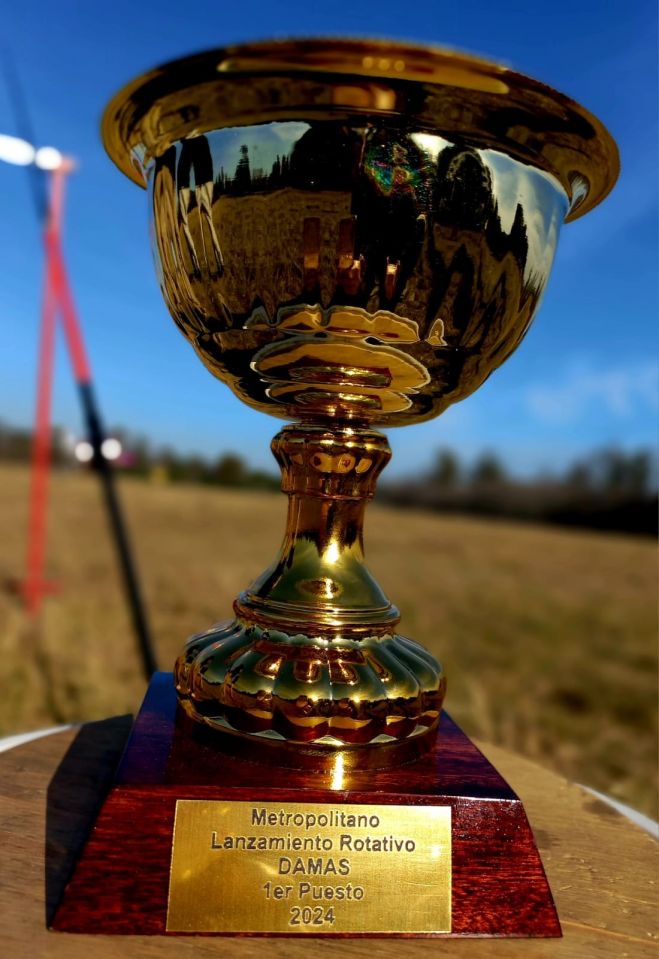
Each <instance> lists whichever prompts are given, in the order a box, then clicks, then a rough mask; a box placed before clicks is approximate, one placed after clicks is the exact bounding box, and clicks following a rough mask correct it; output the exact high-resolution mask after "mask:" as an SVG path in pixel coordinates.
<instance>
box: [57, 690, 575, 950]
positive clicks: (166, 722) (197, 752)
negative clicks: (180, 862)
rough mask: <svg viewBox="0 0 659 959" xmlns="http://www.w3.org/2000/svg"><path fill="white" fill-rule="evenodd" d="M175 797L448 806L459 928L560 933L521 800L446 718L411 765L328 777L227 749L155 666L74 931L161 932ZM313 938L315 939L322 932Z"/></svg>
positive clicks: (80, 895)
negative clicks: (202, 729) (343, 783)
mask: <svg viewBox="0 0 659 959" xmlns="http://www.w3.org/2000/svg"><path fill="white" fill-rule="evenodd" d="M178 799H230V800H231V799H233V800H250V801H252V800H254V801H282V802H288V801H290V802H327V803H331V804H337V803H355V804H359V803H383V804H384V803H386V804H413V805H437V804H440V805H450V806H451V807H452V847H453V904H452V909H453V932H452V933H451V935H453V936H465V935H470V936H516V937H520V936H560V935H561V931H560V925H559V922H558V917H557V915H556V910H555V907H554V903H553V899H552V896H551V892H550V890H549V886H548V884H547V880H546V877H545V873H544V870H543V867H542V863H541V861H540V856H539V854H538V851H537V848H536V845H535V841H534V839H533V833H532V832H531V828H530V826H529V823H528V820H527V818H526V815H525V813H524V809H523V806H522V803H521V802H520V800H519V799H518V797H517V796H516V795H515V793H513V791H512V790H511V789H510V787H509V786H508V785H507V784H506V782H505V781H504V780H503V779H502V778H501V776H500V775H499V774H498V773H497V771H496V770H495V769H494V767H493V766H492V765H491V764H490V763H489V762H488V761H487V759H486V758H485V757H484V756H483V754H482V753H481V752H480V751H479V750H478V749H477V748H476V747H475V746H474V745H473V743H471V741H470V740H469V739H468V738H467V737H466V736H465V735H464V733H463V732H462V731H461V730H460V729H459V728H458V727H457V726H456V725H455V723H453V722H452V721H451V719H450V718H449V717H448V716H447V715H446V714H443V715H442V721H441V725H440V733H439V737H438V741H437V745H436V747H435V748H434V750H433V751H432V752H431V753H430V754H429V755H427V756H426V757H424V758H423V759H420V760H417V761H415V762H413V763H410V764H408V765H405V766H398V767H395V768H393V769H385V770H362V771H358V772H352V773H350V783H349V788H346V789H344V790H339V791H337V790H332V789H330V788H329V785H328V783H327V781H326V779H325V774H322V773H310V772H309V771H301V770H292V769H277V768H276V767H273V766H264V765H260V764H258V763H253V762H246V761H245V760H242V759H239V758H236V757H232V756H227V755H225V754H223V753H221V752H219V751H218V750H217V748H213V746H212V741H211V740H209V739H208V738H207V737H205V736H203V735H202V736H199V735H198V731H197V730H195V728H194V727H191V726H190V724H189V723H188V722H186V721H185V719H184V718H183V717H181V716H178V717H177V711H176V696H175V694H174V689H173V685H172V680H171V676H170V675H169V674H165V673H160V674H157V675H156V676H155V677H154V679H153V680H152V682H151V685H150V687H149V691H148V693H147V696H146V699H145V701H144V704H143V706H142V709H141V710H140V713H139V715H138V717H137V720H136V722H135V724H134V727H133V731H132V733H131V736H130V739H129V741H128V744H127V746H126V750H125V752H124V756H123V758H122V761H121V763H120V765H119V769H118V772H117V775H116V778H115V782H114V785H113V786H112V788H111V789H110V792H109V794H108V796H107V798H106V800H105V803H104V804H103V807H102V809H101V812H100V814H99V816H98V818H97V820H96V825H95V827H94V829H93V831H92V833H91V835H90V837H89V839H88V841H87V844H86V846H85V848H84V850H83V853H82V856H81V858H80V860H79V862H78V864H77V867H76V869H75V872H74V875H73V877H72V879H71V881H70V882H69V884H68V886H67V888H66V890H65V894H64V897H63V900H62V902H61V904H60V906H59V909H58V910H57V913H56V915H55V919H54V921H53V928H54V929H58V930H61V931H68V932H86V933H92V932H98V933H115V934H122V933H125V934H128V933H130V934H164V933H165V923H166V915H167V893H168V883H169V864H170V857H171V846H172V831H173V824H174V810H175V807H176V801H177V800H178ZM314 935H317V934H316V933H314Z"/></svg>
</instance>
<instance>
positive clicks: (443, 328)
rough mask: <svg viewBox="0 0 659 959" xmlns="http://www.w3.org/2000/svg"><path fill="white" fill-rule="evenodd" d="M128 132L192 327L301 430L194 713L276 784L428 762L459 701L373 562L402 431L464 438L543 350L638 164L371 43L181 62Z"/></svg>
mask: <svg viewBox="0 0 659 959" xmlns="http://www.w3.org/2000/svg"><path fill="white" fill-rule="evenodd" d="M103 132H104V140H105V145H106V148H107V150H108V152H109V154H110V156H111V157H112V159H113V160H114V161H115V163H116V164H117V165H118V166H119V167H120V168H121V169H122V170H123V171H124V172H125V173H126V174H127V175H128V176H129V177H130V178H131V179H133V180H134V181H135V182H137V183H138V184H140V185H141V186H143V187H147V188H148V191H149V203H150V209H151V217H152V231H153V247H154V254H155V261H156V268H157V271H158V275H159V280H160V285H161V288H162V291H163V295H164V298H165V301H166V303H167V306H168V307H169V310H170V312H171V315H172V317H173V318H174V320H175V322H176V324H177V325H178V327H179V328H180V330H181V331H182V333H183V334H184V336H185V337H186V338H187V339H188V340H189V341H190V342H191V344H192V345H193V347H194V349H195V351H196V353H197V355H198V356H199V358H200V359H201V360H202V362H203V363H204V365H205V366H206V367H207V368H208V369H209V370H210V371H211V372H212V373H213V374H214V375H215V376H216V377H218V378H219V379H220V380H222V381H223V382H224V383H226V384H227V385H228V386H229V387H230V388H231V389H232V390H233V392H234V393H235V394H236V396H238V397H239V398H240V399H241V400H242V401H243V402H245V403H246V404H247V405H249V406H251V407H253V408H254V409H257V410H260V411H263V412H265V413H270V414H271V415H273V416H277V417H279V418H282V419H284V420H288V421H292V422H293V425H288V426H285V427H284V428H283V429H282V430H281V432H280V433H279V434H278V435H277V436H276V437H275V439H274V441H273V444H272V448H273V452H274V455H275V457H276V459H277V461H278V463H279V465H280V467H281V469H282V475H283V482H282V488H283V490H284V492H286V493H287V495H288V498H289V512H288V521H287V527H286V533H285V537H284V542H283V545H282V549H281V552H280V555H279V557H278V558H277V559H276V560H275V562H274V563H273V565H272V566H270V567H269V568H268V569H267V570H266V572H265V573H263V575H262V576H260V577H259V578H258V579H257V580H256V581H255V582H254V583H253V584H252V585H251V586H250V587H249V588H247V589H246V590H245V591H244V592H243V593H242V594H241V595H240V596H239V597H238V599H237V600H236V602H235V604H234V612H235V618H234V619H233V620H231V621H227V622H225V623H221V624H219V625H217V626H214V627H212V628H211V629H209V630H207V631H206V632H204V633H200V634H198V635H196V636H194V637H192V639H191V640H190V641H189V643H188V644H187V646H186V647H185V649H184V650H183V652H182V653H181V655H180V657H179V659H178V661H177V663H176V667H175V682H176V689H177V693H178V696H179V700H180V702H181V704H182V706H183V708H184V710H185V711H186V713H187V714H188V716H189V717H191V718H192V719H193V720H194V721H196V722H198V723H201V724H204V725H205V726H207V727H210V728H211V729H213V730H214V731H216V732H217V734H218V735H217V737H216V739H217V742H218V743H219V744H220V746H222V747H223V748H225V747H226V748H229V749H231V748H237V749H239V750H241V751H242V754H243V755H247V756H253V757H255V758H258V759H262V760H264V761H268V760H270V759H271V760H273V761H274V762H277V763H279V764H282V765H296V764H297V763H299V762H302V761H304V762H318V763H321V764H322V763H324V762H326V761H327V762H329V763H331V762H334V761H335V759H336V756H337V755H338V754H340V755H341V757H342V762H344V763H346V764H347V765H348V766H354V767H356V768H358V767H363V766H366V767H369V766H374V767H383V766H387V765H390V764H398V763H402V762H406V761H410V760H412V759H414V758H416V757H418V756H419V755H421V754H422V753H423V752H424V751H425V750H427V749H429V748H430V746H431V745H432V742H433V739H434V737H435V735H436V730H437V724H438V718H439V715H440V711H441V706H442V701H443V698H444V691H445V678H444V674H443V671H442V668H441V666H440V665H439V663H438V662H437V661H436V660H435V658H434V657H433V656H431V655H430V654H429V653H428V652H427V651H426V650H425V649H424V648H423V647H422V646H420V645H419V644H418V643H416V642H414V641H413V640H411V639H408V638H406V637H404V636H403V635H400V634H399V633H398V632H397V631H396V630H397V623H398V620H399V614H398V612H397V610H396V608H395V606H393V605H392V604H391V603H390V602H389V600H388V599H387V597H386V596H385V595H384V593H383V592H382V590H381V588H380V587H379V586H378V584H377V583H376V582H375V580H374V578H373V577H372V576H371V574H370V573H369V572H368V570H367V568H366V566H365V564H364V554H363V543H362V524H363V516H364V509H365V506H366V504H367V502H368V500H369V499H370V498H371V497H372V496H373V492H374V489H375V483H376V480H377V476H378V474H379V473H380V471H381V470H382V468H383V467H384V466H385V465H386V463H387V461H388V459H389V457H390V451H389V448H388V445H387V441H386V439H385V437H384V436H383V435H382V434H381V433H379V432H377V428H378V427H385V428H386V427H389V426H405V425H406V424H408V423H418V422H421V421H424V420H428V419H431V418H432V417H435V416H437V415H439V414H440V413H441V412H442V411H443V410H445V409H446V408H447V407H448V406H449V405H450V404H452V403H455V402H457V401H458V400H461V399H464V398H465V397H466V396H468V395H469V394H471V393H472V392H473V391H474V390H476V389H477V388H478V387H479V386H480V385H481V384H482V383H483V382H484V381H485V379H486V378H487V377H488V376H489V375H490V373H492V372H493V371H494V370H495V369H496V368H497V367H498V366H500V365H501V364H502V363H503V362H504V360H505V359H506V358H507V357H508V356H510V354H511V353H512V352H513V351H514V350H515V349H516V348H517V347H518V345H519V344H520V342H521V340H522V338H523V336H524V334H525V333H526V331H527V329H528V327H529V324H530V323H531V320H532V319H533V316H534V314H535V312H536V309H537V307H538V304H539V302H540V299H541V297H542V294H543V291H544V288H545V284H546V282H547V279H548V276H549V272H550V269H551V264H552V259H553V256H554V251H555V248H556V243H557V239H558V233H559V229H560V226H561V225H562V223H563V222H565V221H569V220H571V219H574V218H576V217H578V216H581V215H582V214H583V213H586V212H587V211H588V210H590V209H591V208H592V207H593V206H595V205H596V204H597V203H598V202H600V200H602V199H603V198H604V196H606V194H607V193H608V191H609V190H610V189H611V187H612V186H613V183H614V182H615V179H616V176H617V169H618V159H617V151H616V148H615V145H614V143H613V141H612V139H611V137H610V136H609V134H608V133H607V131H606V130H605V129H604V128H603V126H602V125H601V124H600V123H599V121H597V120H596V119H595V118H594V117H592V116H591V115H590V114H589V113H588V112H587V111H586V110H584V109H583V108H582V107H580V106H579V105H577V104H576V103H574V102H572V101H571V100H569V99H567V98H566V97H564V96H563V95H561V94H559V93H557V92H555V91H553V90H551V89H549V88H548V87H546V86H544V85H542V84H540V83H538V82H536V81H534V80H531V79H528V78H526V77H523V76H521V75H519V74H516V73H514V72H512V71H511V70H508V69H506V68H503V67H500V66H497V65H495V64H492V63H488V62H486V61H483V60H480V59H476V58H472V57H468V56H465V55H462V54H456V53H452V52H447V51H442V50H437V49H429V48H422V47H416V46H410V45H404V44H398V43H389V42H385V41H361V40H353V41H347V40H311V41H307V40H299V41H298V40H293V41H286V42H272V43H264V44H252V45H245V46H237V47H231V48H226V49H222V50H214V51H210V52H208V53H204V54H201V55H199V56H194V57H190V58H187V59H184V60H181V61H178V62H175V63H172V64H169V65H166V66H164V67H162V68H160V69H157V70H154V71H152V72H151V73H148V74H146V75H145V76H143V77H141V78H139V79H138V80H136V81H135V82H133V83H132V84H130V85H129V86H127V87H126V88H124V89H123V90H122V91H121V92H120V93H119V94H118V95H117V96H116V97H115V98H114V99H113V101H112V102H111V104H110V105H109V107H108V109H107V111H106V113H105V117H104V122H103ZM226 555H227V558H229V556H230V550H228V549H227V553H226ZM310 757H311V759H310Z"/></svg>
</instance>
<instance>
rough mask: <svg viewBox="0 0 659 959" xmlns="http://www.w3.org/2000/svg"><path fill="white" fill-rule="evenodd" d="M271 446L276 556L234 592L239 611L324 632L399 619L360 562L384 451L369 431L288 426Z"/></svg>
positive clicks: (383, 626)
mask: <svg viewBox="0 0 659 959" xmlns="http://www.w3.org/2000/svg"><path fill="white" fill-rule="evenodd" d="M272 450H273V453H274V455H275V458H276V459H277V462H278V463H279V465H280V467H281V471H282V489H283V491H284V492H285V493H287V494H288V497H289V502H288V519H287V523H286V533H285V536H284V542H283V544H282V547H281V551H280V554H279V556H278V558H277V560H276V562H275V563H274V564H273V565H272V566H271V567H270V568H269V569H267V570H266V571H265V573H263V575H262V576H260V577H259V578H258V579H257V580H256V582H254V583H253V584H252V586H250V587H249V589H248V590H246V591H245V592H244V593H242V594H241V596H240V597H239V599H238V600H237V602H236V605H235V611H236V614H237V615H238V616H244V617H245V618H247V619H250V620H252V621H254V622H258V623H259V624H261V625H264V626H269V627H277V628H280V629H287V630H288V629H291V628H293V629H299V628H300V627H301V626H302V627H304V629H305V630H309V629H313V630H314V631H318V632H320V633H322V634H323V635H326V636H327V637H328V638H334V637H336V636H338V635H340V636H343V637H355V638H356V637H358V636H360V635H364V634H365V633H368V634H374V633H384V632H387V631H388V630H391V628H392V627H393V626H394V625H395V624H396V623H397V622H398V620H399V619H400V616H399V613H398V610H397V609H396V607H395V606H393V605H392V604H391V603H390V602H389V600H388V599H387V597H386V596H385V595H384V593H383V591H382V589H381V588H380V586H379V585H378V583H377V582H376V581H375V579H374V578H373V576H372V575H371V573H370V572H369V570H368V569H367V567H366V565H365V564H364V543H363V524H364V512H365V510H366V505H367V503H368V502H369V501H370V500H371V499H372V498H373V495H374V493H375V484H376V482H377V478H378V476H379V474H380V473H381V471H382V470H383V469H384V467H385V466H386V464H387V463H388V462H389V460H390V458H391V450H390V449H389V444H388V443H387V440H386V438H385V437H384V436H383V435H382V434H381V433H377V432H375V431H373V430H365V429H352V428H347V427H338V428H335V429H334V430H330V429H328V428H327V427H322V426H307V425H302V426H298V425H296V426H289V427H286V428H284V429H283V430H282V431H281V432H280V433H278V434H277V436H275V438H274V440H273V442H272Z"/></svg>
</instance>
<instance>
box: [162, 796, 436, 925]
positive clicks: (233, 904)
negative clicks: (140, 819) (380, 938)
mask: <svg viewBox="0 0 659 959" xmlns="http://www.w3.org/2000/svg"><path fill="white" fill-rule="evenodd" d="M167 931H168V932H228V933H231V932H235V933H240V932H243V933H259V932H263V933H286V934H289V935H295V934H299V933H306V934H316V935H322V934H328V933H329V934H332V933H406V932H409V933H414V932H416V933H438V932H450V931H451V809H450V806H416V807H412V806H388V805H387V806H385V805H380V806H375V805H374V806H362V805H347V804H342V805H336V806H334V805H329V804H326V803H277V802H229V801H224V800H220V801H207V800H188V799H180V800H179V801H178V802H177V804H176V820H175V824H174V839H173V844H172V863H171V874H170V883H169V903H168V909H167Z"/></svg>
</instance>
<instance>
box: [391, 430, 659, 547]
mask: <svg viewBox="0 0 659 959" xmlns="http://www.w3.org/2000/svg"><path fill="white" fill-rule="evenodd" d="M656 465H657V464H656V460H655V457H653V455H652V454H651V453H650V452H648V451H647V450H639V451H637V452H633V453H626V452H624V451H622V450H619V449H615V448H614V449H603V450H597V451H595V452H593V453H591V454H589V455H588V456H586V457H584V458H583V459H579V460H577V461H576V462H574V463H573V464H572V465H571V466H570V467H569V468H568V469H567V470H566V471H565V472H564V473H563V474H561V475H560V476H536V477H534V478H532V479H528V480H520V479H519V478H515V477H512V476H510V475H509V474H508V473H507V471H506V469H505V466H504V465H503V463H502V462H501V460H500V458H499V457H498V456H496V454H495V453H491V452H486V453H483V454H482V455H481V456H480V457H479V458H478V460H477V461H476V463H475V464H474V465H473V466H472V467H471V468H467V467H465V466H464V465H463V464H462V463H461V462H460V460H459V459H458V457H457V455H456V454H455V453H454V452H453V451H452V450H450V449H442V450H440V451H439V452H438V454H437V457H436V459H435V462H434V465H433V467H432V468H431V469H430V470H429V471H428V472H427V473H426V474H425V475H423V476H421V477H418V478H417V477H415V478H411V477H410V478H407V479H403V480H399V481H397V482H390V483H384V484H383V486H382V489H381V490H380V499H381V500H385V501H387V502H389V503H392V504H394V505H397V506H416V507H422V508H425V509H433V510H441V511H442V512H456V513H476V514H479V515H481V516H501V517H507V518H509V519H522V520H532V521H535V522H543V523H559V524H562V525H567V526H584V527H589V528H591V529H603V530H604V529H606V530H618V531H621V532H622V531H624V532H628V533H642V534H646V535H655V536H656V535H657V532H658V522H657V515H658V512H657V511H658V500H657V488H656V472H657V469H656Z"/></svg>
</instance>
